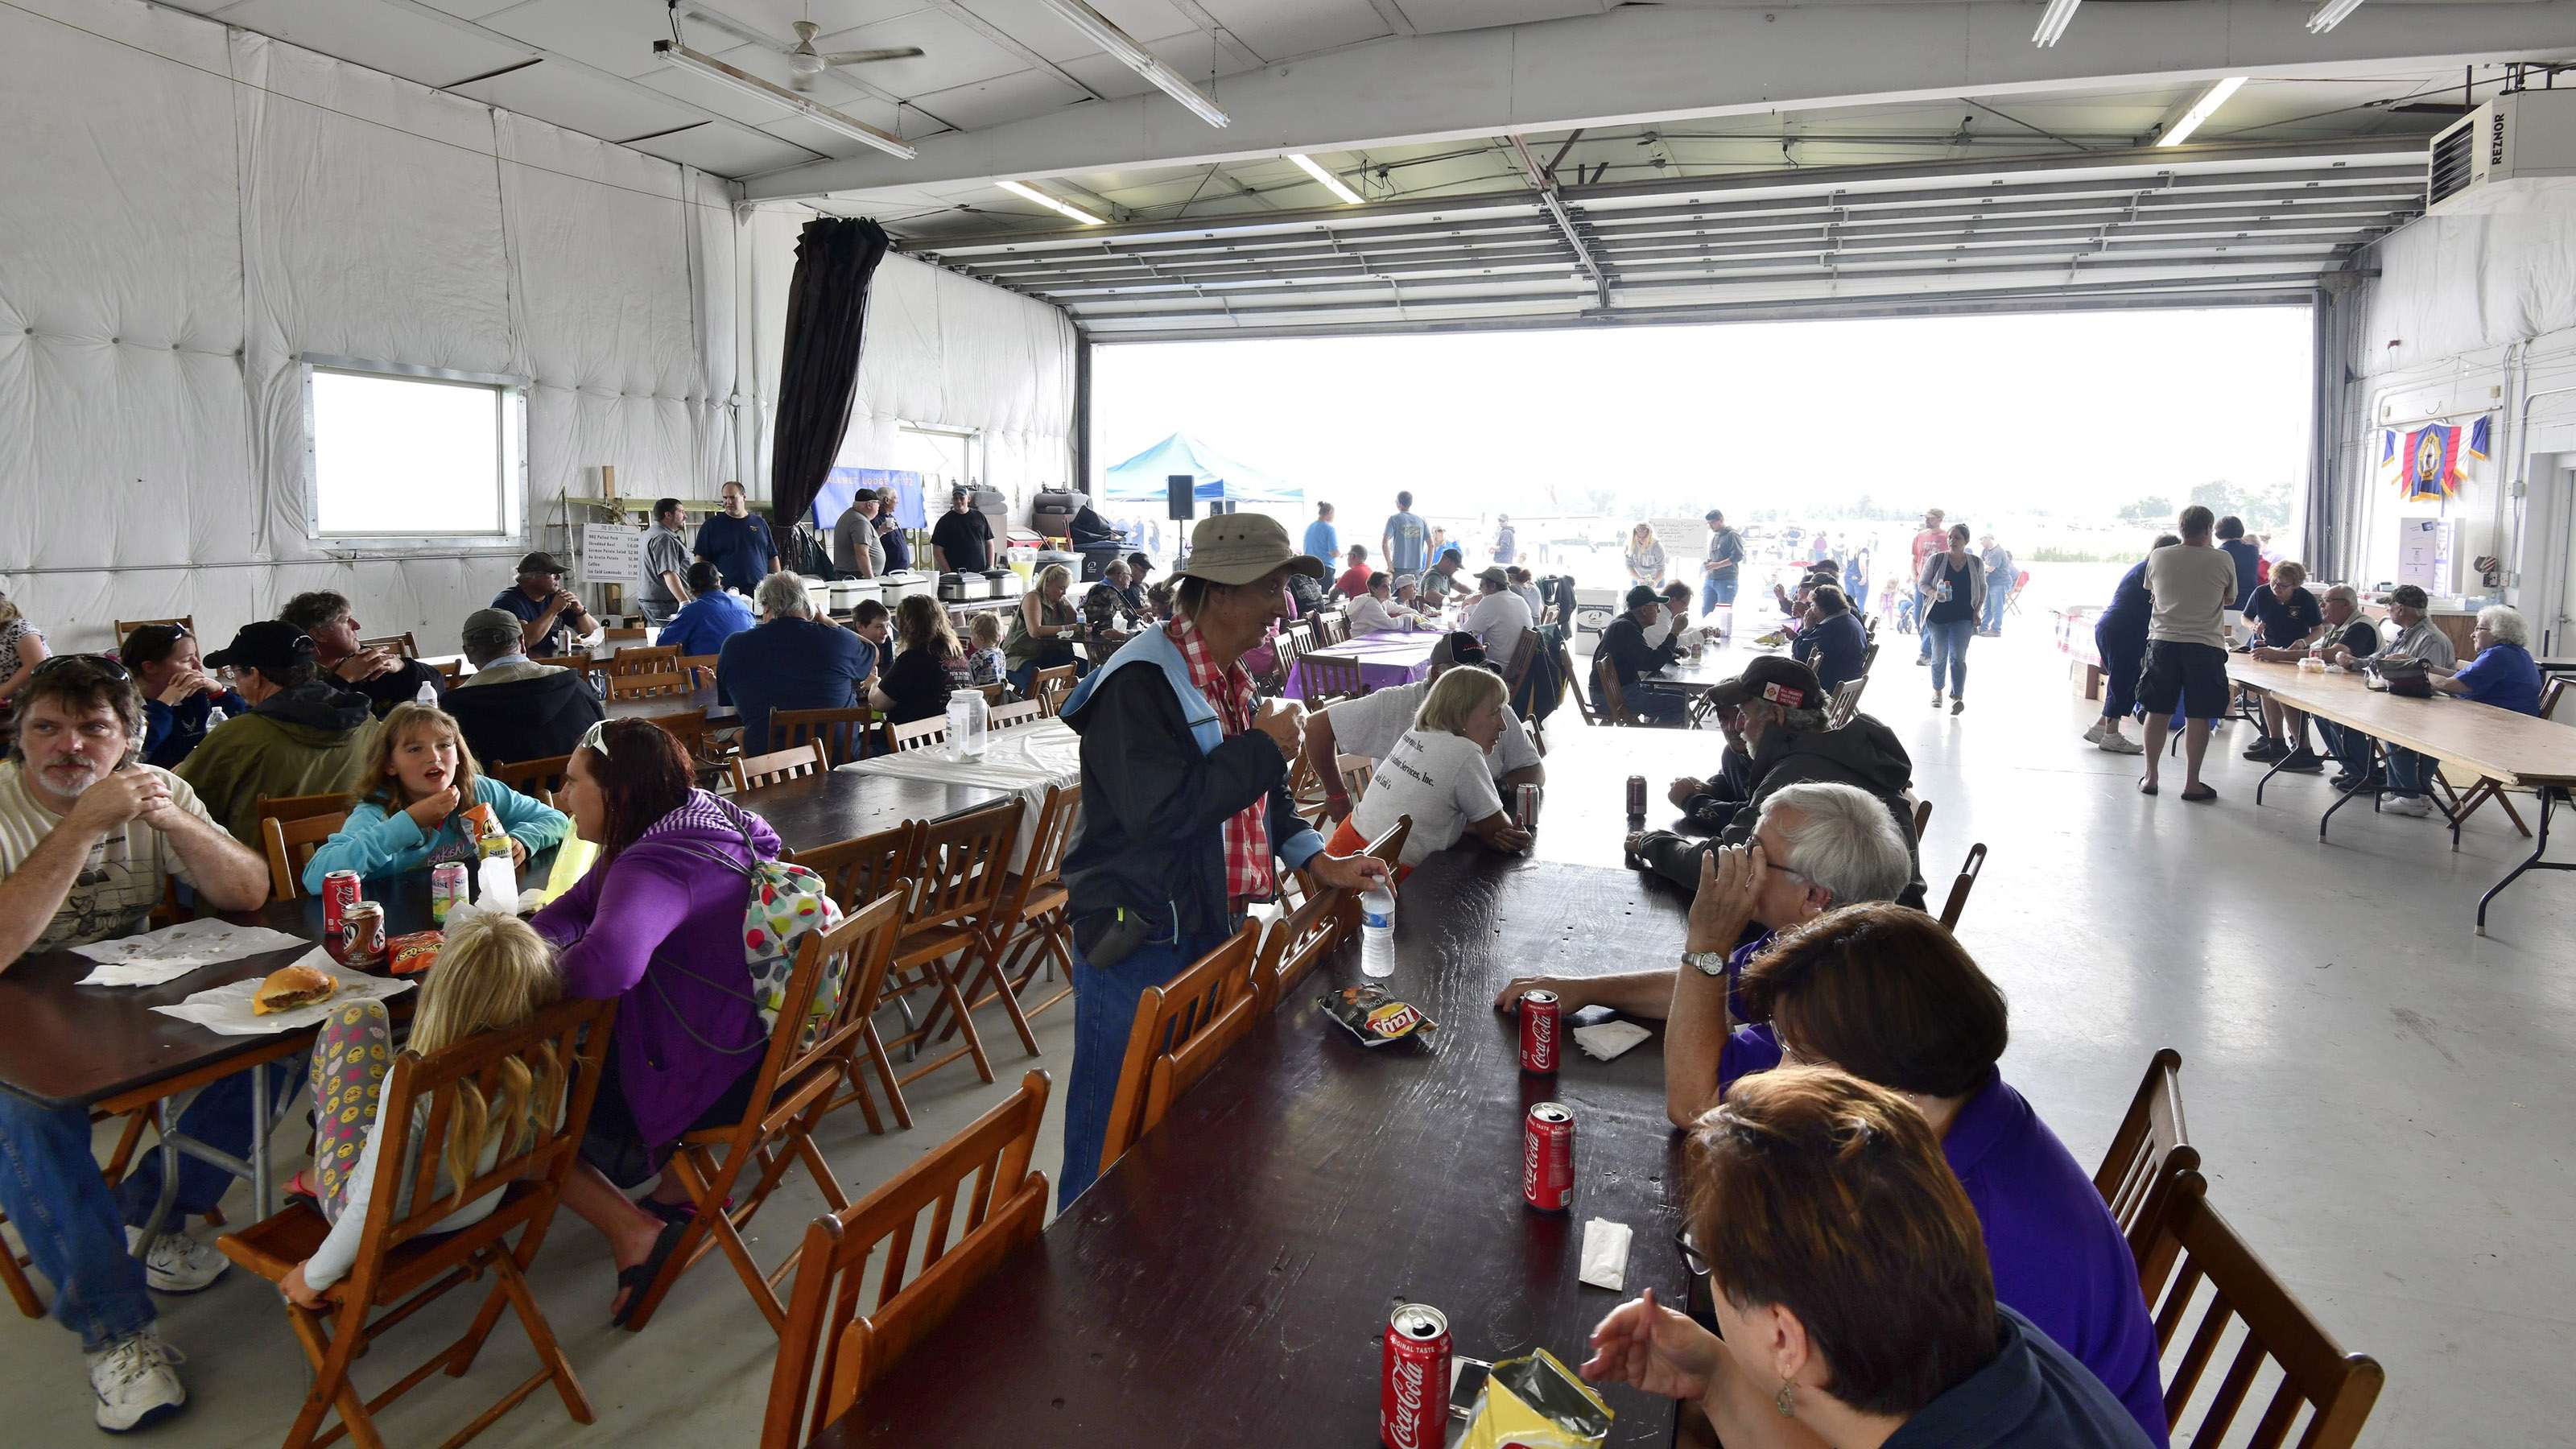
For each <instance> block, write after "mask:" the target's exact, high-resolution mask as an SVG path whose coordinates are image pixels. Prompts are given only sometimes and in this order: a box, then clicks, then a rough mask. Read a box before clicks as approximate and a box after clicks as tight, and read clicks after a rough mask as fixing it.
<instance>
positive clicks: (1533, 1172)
mask: <svg viewBox="0 0 2576 1449" xmlns="http://www.w3.org/2000/svg"><path fill="white" fill-rule="evenodd" d="M1541 1155H1542V1150H1541V1148H1540V1146H1539V1140H1538V1134H1537V1133H1535V1132H1533V1133H1531V1134H1529V1135H1528V1136H1527V1137H1525V1138H1523V1139H1522V1141H1521V1198H1522V1200H1523V1201H1526V1202H1536V1201H1538V1162H1539V1158H1540V1156H1541Z"/></svg>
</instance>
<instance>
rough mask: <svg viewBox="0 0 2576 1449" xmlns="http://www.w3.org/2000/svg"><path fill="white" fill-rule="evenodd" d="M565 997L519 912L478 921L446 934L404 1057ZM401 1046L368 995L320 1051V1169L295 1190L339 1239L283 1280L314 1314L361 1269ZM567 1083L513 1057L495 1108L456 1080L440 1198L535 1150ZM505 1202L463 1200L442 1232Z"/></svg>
mask: <svg viewBox="0 0 2576 1449" xmlns="http://www.w3.org/2000/svg"><path fill="white" fill-rule="evenodd" d="M562 995H563V981H562V978H561V976H560V975H558V974H557V972H556V970H555V960H554V952H553V950H552V949H551V948H550V947H548V946H547V945H546V943H545V939H544V938H543V937H541V936H539V935H538V934H537V931H536V928H535V927H533V926H531V925H529V924H528V923H527V922H525V921H523V920H520V919H519V918H518V917H516V916H502V915H474V916H469V917H467V918H466V919H464V920H463V921H461V922H459V923H457V924H456V925H454V926H452V927H450V928H449V930H448V932H447V941H446V944H445V946H444V947H442V948H441V949H440V951H439V953H438V961H437V964H435V965H433V966H431V967H430V968H429V976H428V979H427V980H426V981H425V982H424V983H423V984H422V986H421V992H420V1010H419V1011H418V1013H417V1014H415V1015H414V1016H413V1017H412V1024H411V1040H410V1042H409V1043H408V1044H407V1046H406V1047H405V1050H408V1051H410V1052H413V1053H415V1054H417V1055H419V1056H423V1057H428V1056H435V1055H436V1054H437V1053H438V1052H440V1051H442V1050H444V1049H445V1048H448V1047H451V1046H454V1045H456V1044H457V1043H458V1042H461V1041H464V1040H466V1039H467V1038H469V1037H472V1036H475V1035H477V1034H479V1033H482V1032H487V1031H506V1030H508V1029H510V1028H512V1027H516V1026H523V1025H525V1024H527V1023H528V1022H529V1021H532V1020H534V1019H535V1017H536V1015H537V1013H538V1012H540V1011H543V1010H544V1009H545V1008H546V1007H548V1006H550V1005H552V1004H554V1002H555V1001H556V1000H557V999H558V998H560V997H561V996H562ZM392 1042H393V1032H392V1028H391V1025H390V1022H389V1020H388V1018H387V1016H386V1014H385V1004H384V1003H383V1002H382V1001H377V1000H372V999H371V1000H366V1001H352V1002H349V1003H347V1004H346V1005H343V1006H340V1007H338V1008H336V1009H335V1010H333V1012H332V1013H331V1019H330V1020H329V1021H328V1022H326V1023H324V1024H323V1027H322V1034H321V1037H320V1039H319V1040H317V1041H315V1042H314V1044H313V1102H314V1139H313V1170H312V1172H311V1174H310V1175H309V1177H299V1179H298V1181H297V1183H296V1185H295V1187H294V1189H293V1190H295V1191H299V1192H306V1193H309V1194H310V1195H311V1196H312V1198H313V1200H314V1202H315V1205H316V1206H318V1207H319V1208H320V1209H321V1212H322V1216H323V1217H324V1219H326V1220H327V1221H328V1222H329V1223H330V1224H331V1232H330V1235H329V1236H328V1237H325V1238H324V1239H323V1240H322V1245H321V1246H320V1247H318V1248H316V1249H314V1250H313V1255H312V1256H311V1257H309V1258H306V1259H305V1260H304V1261H303V1262H301V1263H299V1264H297V1265H296V1266H295V1269H294V1271H292V1272H290V1273H288V1274H287V1275H286V1277H285V1278H284V1279H283V1280H281V1281H280V1282H279V1284H278V1288H279V1289H280V1291H282V1292H284V1293H285V1294H286V1296H287V1297H288V1298H290V1299H293V1300H294V1301H295V1302H297V1303H299V1304H302V1305H303V1306H304V1307H306V1308H320V1307H321V1306H323V1299H322V1293H323V1290H325V1289H327V1288H329V1287H330V1286H331V1285H333V1284H335V1283H337V1282H339V1281H340V1280H341V1279H342V1278H344V1277H346V1276H348V1272H349V1269H350V1268H351V1267H352V1266H354V1265H355V1264H356V1262H357V1256H358V1242H359V1239H360V1238H361V1237H363V1236H364V1235H365V1232H366V1226H367V1207H368V1203H369V1200H370V1199H371V1197H372V1196H373V1192H374V1187H375V1178H376V1153H377V1148H378V1145H379V1144H380V1143H381V1142H382V1141H383V1138H384V1120H383V1118H382V1116H381V1115H380V1114H379V1113H378V1111H377V1107H378V1105H379V1102H380V1100H381V1098H382V1095H383V1092H384V1085H385V1074H386V1072H387V1071H388V1070H389V1069H391V1067H392V1065H393V1045H392ZM562 1075H563V1073H562V1065H561V1064H560V1063H558V1062H556V1061H555V1060H554V1059H553V1056H552V1052H551V1049H549V1051H548V1054H547V1055H546V1057H545V1058H544V1059H543V1060H542V1061H541V1062H540V1064H539V1067H538V1069H537V1070H536V1071H534V1072H531V1071H530V1070H528V1066H527V1064H526V1063H525V1062H524V1061H520V1060H518V1059H516V1058H513V1059H511V1060H509V1061H506V1062H504V1063H502V1066H501V1071H500V1075H499V1080H498V1082H497V1086H498V1091H497V1092H496V1093H495V1094H494V1095H493V1096H492V1097H491V1098H490V1099H489V1100H486V1099H485V1097H484V1095H483V1093H482V1092H481V1091H480V1090H479V1089H478V1088H477V1087H476V1086H475V1085H474V1083H473V1082H471V1081H466V1082H462V1083H459V1084H458V1086H457V1097H456V1106H455V1108H454V1115H453V1117H452V1118H451V1119H450V1121H449V1125H448V1129H447V1145H446V1150H445V1151H444V1152H443V1153H442V1154H441V1155H440V1157H439V1170H438V1178H437V1185H436V1187H435V1188H434V1189H433V1191H434V1192H435V1193H437V1194H438V1195H439V1196H440V1197H448V1196H454V1195H457V1194H460V1193H461V1192H462V1191H463V1189H464V1185H465V1184H467V1183H470V1182H472V1181H473V1180H474V1179H475V1178H476V1177H477V1176H478V1175H480V1174H482V1173H485V1172H489V1171H491V1170H492V1166H493V1164H495V1163H497V1162H499V1161H500V1160H501V1158H502V1157H503V1156H505V1155H507V1154H508V1153H511V1152H515V1151H517V1150H519V1148H521V1147H522V1146H524V1145H526V1143H527V1141H528V1138H529V1137H530V1135H531V1134H532V1133H533V1132H534V1131H535V1130H536V1128H537V1127H538V1126H539V1125H540V1124H539V1116H540V1114H542V1113H548V1112H552V1111H553V1110H554V1107H553V1106H552V1105H551V1104H552V1103H553V1102H554V1100H555V1097H556V1095H557V1094H558V1092H559V1091H560V1089H561V1087H562ZM428 1108H429V1104H428V1103H427V1102H426V1101H423V1102H421V1103H419V1104H417V1105H416V1106H415V1108H414V1117H413V1121H412V1129H413V1131H414V1132H415V1133H417V1132H418V1131H419V1130H420V1129H421V1127H422V1126H423V1125H424V1124H425V1123H426V1122H427V1121H428V1120H429V1118H428ZM418 1168H419V1161H418V1158H417V1157H415V1158H414V1159H413V1160H412V1161H410V1162H406V1163H404V1164H403V1169H402V1177H401V1183H402V1196H401V1198H400V1199H399V1200H397V1201H396V1202H395V1204H394V1212H395V1214H396V1216H398V1217H399V1216H402V1215H406V1214H408V1213H410V1212H412V1211H413V1204H412V1202H411V1183H412V1181H413V1179H414V1177H415V1175H416V1173H417V1171H418ZM500 1201H501V1194H500V1193H499V1192H498V1191H494V1192H490V1193H487V1194H485V1195H484V1196H482V1197H479V1198H477V1199H475V1200H474V1201H472V1202H470V1203H459V1204H458V1205H457V1206H456V1207H455V1208H454V1209H453V1210H452V1211H450V1212H449V1213H448V1215H447V1216H446V1217H445V1218H443V1219H441V1220H440V1228H441V1230H442V1231H451V1232H452V1231H454V1230H455V1229H458V1228H462V1227H468V1226H470V1225H472V1224H474V1223H478V1222H481V1221H482V1220H483V1219H485V1218H487V1217H490V1216H491V1215H492V1209H493V1208H494V1207H496V1206H498V1205H499V1203H500Z"/></svg>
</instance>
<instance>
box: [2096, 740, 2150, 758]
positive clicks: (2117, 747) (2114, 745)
mask: <svg viewBox="0 0 2576 1449" xmlns="http://www.w3.org/2000/svg"><path fill="white" fill-rule="evenodd" d="M2093 743H2094V744H2095V745H2097V746H2099V747H2100V748H2102V749H2106V750H2109V751H2110V752H2111V753H2112V754H2115V755H2143V754H2145V753H2146V752H2147V747H2146V746H2145V745H2142V744H2139V743H2138V742H2137V741H2136V740H2133V739H2131V738H2129V737H2128V736H2127V735H2104V736H2103V737H2102V738H2100V739H2098V740H2095V741H2094V742H2093Z"/></svg>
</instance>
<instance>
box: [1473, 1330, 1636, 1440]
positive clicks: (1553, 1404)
mask: <svg viewBox="0 0 2576 1449" xmlns="http://www.w3.org/2000/svg"><path fill="white" fill-rule="evenodd" d="M1609 1437H1610V1405H1609V1404H1608V1403H1607V1402H1606V1401H1605V1400H1603V1399H1602V1397H1601V1396H1600V1395H1599V1394H1596V1393H1594V1392H1593V1391H1592V1386H1591V1385H1590V1384H1587V1383H1585V1382H1584V1381H1583V1380H1581V1379H1579V1378H1576V1377H1575V1376H1574V1371H1573V1370H1571V1369H1569V1368H1567V1367H1566V1366H1565V1365H1564V1364H1562V1363H1559V1362H1558V1361H1557V1358H1556V1355H1554V1354H1552V1353H1549V1352H1548V1351H1547V1350H1546V1349H1543V1348H1542V1349H1540V1350H1538V1351H1537V1352H1535V1353H1532V1354H1531V1355H1529V1356H1528V1357H1527V1358H1507V1359H1504V1360H1503V1361H1502V1362H1500V1363H1497V1364H1495V1365H1494V1368H1493V1372H1492V1373H1491V1374H1489V1375H1487V1376H1486V1379H1485V1387H1484V1389H1483V1391H1482V1392H1480V1393H1478V1394H1477V1395H1476V1409H1475V1412H1474V1414H1472V1415H1471V1416H1470V1417H1469V1418H1468V1421H1467V1433H1466V1437H1464V1438H1462V1439H1460V1440H1459V1441H1458V1449H1505V1446H1507V1445H1515V1444H1517V1445H1520V1446H1522V1449H1600V1446H1601V1444H1602V1441H1604V1440H1606V1439H1608V1438H1609Z"/></svg>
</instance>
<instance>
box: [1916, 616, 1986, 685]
mask: <svg viewBox="0 0 2576 1449" xmlns="http://www.w3.org/2000/svg"><path fill="white" fill-rule="evenodd" d="M1975 637H1977V621H1976V620H1974V619H1952V620H1951V621H1949V622H1948V623H1946V624H1926V625H1924V626H1923V647H1924V648H1925V649H1926V650H1927V651H1929V652H1930V654H1931V657H1932V692H1933V693H1935V694H1938V693H1940V692H1941V671H1942V670H1943V669H1945V668H1946V669H1947V670H1949V671H1950V697H1951V698H1952V699H1957V698H1958V697H1959V695H1960V694H1961V692H1962V691H1964V690H1965V689H1966V688H1967V687H1968V641H1969V640H1971V639H1974V638H1975Z"/></svg>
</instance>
